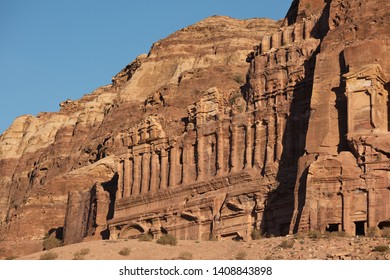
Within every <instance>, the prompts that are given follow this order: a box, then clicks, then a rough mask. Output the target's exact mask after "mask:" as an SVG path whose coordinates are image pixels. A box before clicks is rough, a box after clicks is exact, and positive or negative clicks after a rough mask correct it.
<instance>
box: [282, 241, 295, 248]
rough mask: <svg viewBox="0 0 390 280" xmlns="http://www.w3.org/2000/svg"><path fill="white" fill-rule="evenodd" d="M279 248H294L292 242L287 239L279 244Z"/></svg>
mask: <svg viewBox="0 0 390 280" xmlns="http://www.w3.org/2000/svg"><path fill="white" fill-rule="evenodd" d="M279 247H280V248H283V249H288V248H292V247H294V240H292V239H289V240H283V241H282V243H280V244H279Z"/></svg>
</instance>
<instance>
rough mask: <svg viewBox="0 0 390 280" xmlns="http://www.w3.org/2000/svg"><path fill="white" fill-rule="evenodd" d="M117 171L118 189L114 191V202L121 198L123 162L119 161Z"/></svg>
mask: <svg viewBox="0 0 390 280" xmlns="http://www.w3.org/2000/svg"><path fill="white" fill-rule="evenodd" d="M117 169H118V189H117V191H116V200H119V199H121V198H122V197H123V161H122V160H121V161H119V162H118V165H117Z"/></svg>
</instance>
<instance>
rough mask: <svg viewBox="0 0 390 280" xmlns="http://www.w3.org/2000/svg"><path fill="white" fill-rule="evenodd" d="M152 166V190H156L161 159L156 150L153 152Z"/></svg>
mask: <svg viewBox="0 0 390 280" xmlns="http://www.w3.org/2000/svg"><path fill="white" fill-rule="evenodd" d="M151 166H152V170H151V171H150V191H151V192H156V191H157V188H158V183H159V176H158V174H159V160H158V154H156V153H155V152H153V153H152V157H151Z"/></svg>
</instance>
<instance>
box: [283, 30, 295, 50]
mask: <svg viewBox="0 0 390 280" xmlns="http://www.w3.org/2000/svg"><path fill="white" fill-rule="evenodd" d="M292 33H293V30H292V28H291V27H290V26H287V27H286V28H285V29H284V30H283V33H282V40H283V42H282V45H283V46H285V45H288V44H291V43H292V41H293V34H292Z"/></svg>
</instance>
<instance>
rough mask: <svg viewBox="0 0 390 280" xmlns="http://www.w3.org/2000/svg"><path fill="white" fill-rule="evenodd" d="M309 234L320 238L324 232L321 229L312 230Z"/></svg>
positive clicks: (311, 236)
mask: <svg viewBox="0 0 390 280" xmlns="http://www.w3.org/2000/svg"><path fill="white" fill-rule="evenodd" d="M308 236H309V237H310V238H315V239H319V238H321V237H322V232H321V231H319V230H311V231H309V233H308Z"/></svg>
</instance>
